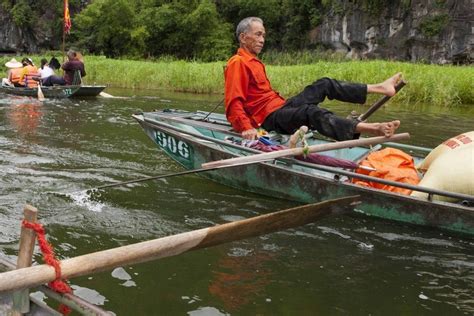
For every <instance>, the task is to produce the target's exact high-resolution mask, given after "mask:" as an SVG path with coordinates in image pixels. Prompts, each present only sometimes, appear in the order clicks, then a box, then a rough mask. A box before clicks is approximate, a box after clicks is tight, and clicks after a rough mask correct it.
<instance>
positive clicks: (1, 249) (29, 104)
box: [0, 90, 474, 315]
mask: <svg viewBox="0 0 474 316" xmlns="http://www.w3.org/2000/svg"><path fill="white" fill-rule="evenodd" d="M107 92H108V93H111V94H114V95H122V96H125V97H126V98H123V99H105V98H97V99H92V100H47V101H46V102H43V103H39V102H37V101H36V100H35V99H28V98H20V97H10V96H6V95H0V121H1V124H0V192H1V198H0V253H1V255H3V256H7V257H9V258H11V259H15V258H16V255H17V251H18V242H19V232H20V221H21V218H22V209H23V206H24V205H25V203H29V204H32V205H34V206H35V207H37V208H38V210H39V217H40V221H41V222H42V223H43V224H44V225H45V227H46V230H47V234H48V239H49V241H50V242H51V243H52V244H53V245H54V247H55V249H56V252H57V254H58V257H59V258H61V259H63V258H70V257H74V256H78V255H82V254H87V253H91V252H94V251H99V250H104V249H108V248H113V247H118V246H122V245H127V244H131V243H135V242H139V241H145V240H150V239H154V238H159V237H163V236H167V235H171V234H177V233H181V232H185V231H190V230H195V229H200V228H204V227H208V226H213V225H216V224H220V223H225V222H228V221H233V220H238V219H244V218H249V217H252V216H256V215H259V214H264V213H268V212H271V211H276V210H281V209H285V208H289V207H292V206H295V205H296V204H295V203H293V202H290V201H285V200H276V199H270V198H266V197H264V196H260V195H256V194H249V193H246V192H242V191H238V190H235V189H231V188H227V187H224V186H221V185H219V184H216V183H213V182H211V181H208V180H204V179H201V178H199V177H197V176H193V175H190V176H181V177H175V178H170V179H167V180H166V179H165V180H159V181H149V182H143V183H139V184H134V185H129V186H126V187H117V188H109V189H105V190H102V191H100V194H95V195H94V196H89V195H87V194H85V193H84V191H83V190H86V189H89V188H94V187H96V186H100V185H104V184H108V183H112V182H118V181H125V180H130V179H136V178H140V177H144V176H151V175H157V174H166V173H173V172H178V171H181V170H182V169H181V168H180V167H179V166H177V164H175V163H174V162H173V161H171V160H170V159H169V158H168V157H167V156H166V155H165V154H164V153H162V152H160V151H159V150H158V149H157V148H156V146H155V144H154V143H153V142H152V141H151V140H150V139H148V137H147V136H146V135H145V133H144V132H143V131H142V130H141V128H140V127H139V125H138V123H136V122H135V121H134V120H133V119H132V118H131V114H133V113H134V112H137V111H150V110H153V109H156V108H179V109H186V110H197V109H201V110H211V109H212V108H213V107H214V106H215V105H216V104H217V103H219V101H220V97H219V96H202V95H185V94H171V93H164V92H156V91H155V92H150V91H142V92H140V93H138V92H131V93H130V92H128V91H125V90H110V91H109V90H108V91H107ZM330 108H331V109H333V110H334V111H335V112H337V113H340V114H341V115H344V116H345V115H346V114H347V113H348V112H350V110H352V109H353V107H352V106H347V105H336V104H330ZM356 110H359V112H360V111H363V110H364V108H363V107H358V108H356ZM218 112H222V107H220V108H219V109H218ZM394 118H398V119H400V120H401V121H402V126H401V128H400V131H401V132H406V131H408V132H410V133H411V135H412V139H411V140H410V143H411V144H414V145H418V146H429V147H434V146H436V145H438V144H439V143H441V142H442V141H443V140H445V139H447V138H449V137H452V136H455V135H458V134H460V133H462V132H466V131H471V130H474V107H473V106H471V107H466V108H447V107H446V108H433V107H430V106H428V105H416V106H413V105H395V104H389V105H388V106H386V107H385V108H383V109H381V110H379V111H378V112H377V113H376V114H375V115H374V116H373V118H371V121H376V120H382V119H394ZM81 191H82V192H81ZM57 193H71V194H69V195H64V194H57ZM35 260H36V261H38V262H42V259H41V257H40V254H39V251H38V250H37V251H36V254H35ZM71 284H72V287H73V289H74V291H75V293H76V294H77V295H79V296H81V297H83V298H85V299H87V300H89V301H91V302H92V303H95V304H98V305H99V306H101V307H102V308H104V309H106V310H109V311H112V312H114V313H115V314H117V315H256V314H258V315H472V314H474V298H473V297H474V296H473V294H474V240H473V239H472V238H469V237H467V236H460V235H452V234H448V233H446V232H443V231H440V230H434V229H428V228H424V227H415V226H410V225H404V224H400V223H394V222H388V221H384V220H378V219H373V218H366V217H363V216H362V215H350V216H347V215H346V216H340V217H332V218H326V219H324V220H321V221H319V222H317V223H314V224H311V225H307V226H304V227H299V228H296V229H290V230H286V231H281V232H277V233H273V234H270V235H265V236H262V237H258V238H252V239H247V240H243V241H238V242H233V243H229V244H225V245H221V246H217V247H213V248H209V249H204V250H198V251H194V252H190V253H186V254H182V255H179V256H176V257H171V258H166V259H162V260H158V261H155V262H150V263H144V264H138V265H134V266H130V267H122V268H117V269H115V270H113V271H108V272H104V273H99V274H94V275H90V276H85V277H80V278H75V279H72V280H71ZM35 295H36V296H37V297H41V294H40V293H35ZM46 301H47V302H50V301H49V300H46Z"/></svg>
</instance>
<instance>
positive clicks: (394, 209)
mask: <svg viewBox="0 0 474 316" xmlns="http://www.w3.org/2000/svg"><path fill="white" fill-rule="evenodd" d="M206 115H207V113H205V112H201V111H197V112H186V111H179V110H162V111H156V112H146V113H141V114H135V115H133V117H134V118H135V119H136V120H137V121H138V122H139V123H140V125H141V126H142V128H143V129H144V131H145V132H146V134H147V135H148V136H149V137H150V138H151V139H152V140H153V141H154V142H155V143H156V144H157V145H158V147H159V148H161V149H162V150H164V151H165V152H166V153H167V154H168V155H169V156H170V157H171V158H172V159H174V160H175V161H176V162H178V163H179V164H181V165H182V166H183V167H185V168H186V169H198V168H200V167H201V165H202V164H203V163H205V162H209V161H215V160H221V159H228V158H233V157H238V156H244V155H251V154H255V153H261V152H259V151H256V150H254V149H251V148H247V147H243V146H241V145H238V144H236V143H235V142H232V141H230V140H231V139H240V135H239V134H237V133H234V132H232V130H231V127H230V126H229V124H228V123H227V121H226V119H225V116H223V115H221V114H212V115H210V116H209V117H206ZM280 136H281V135H280ZM285 138H286V135H283V136H281V139H285ZM327 142H330V141H329V140H326V139H323V138H321V137H316V136H313V137H310V138H309V139H308V143H309V144H310V145H313V144H323V143H327ZM383 147H395V148H399V149H402V150H404V151H408V152H410V154H411V155H413V156H414V159H415V161H421V160H422V159H423V157H424V156H426V155H427V153H429V152H430V151H431V149H427V148H422V147H416V146H410V145H404V144H398V143H386V144H384V145H377V146H376V148H375V149H378V148H383ZM372 150H374V149H372ZM370 151H371V149H369V148H364V147H353V148H346V149H338V150H333V151H328V152H324V154H325V155H329V156H333V157H337V158H344V159H348V160H352V161H359V160H360V159H361V158H362V157H365V156H366V155H367V154H368V153H369V152H370ZM200 174H201V176H203V177H206V178H208V179H211V180H214V181H217V182H219V183H222V184H224V185H228V186H231V187H235V188H238V189H241V190H246V191H250V192H254V193H257V194H264V195H267V196H272V197H277V198H284V199H289V200H294V201H299V202H303V203H309V202H317V201H323V200H326V199H333V198H337V197H342V196H347V195H355V194H358V195H360V196H361V200H362V201H363V203H362V204H360V205H358V206H357V208H356V209H355V211H357V212H360V213H363V214H366V215H371V216H375V217H379V218H384V219H388V220H395V221H400V222H404V223H410V224H417V225H423V226H429V227H435V228H440V229H444V230H448V231H452V232H458V233H463V234H469V235H474V197H473V196H470V195H465V194H458V193H452V192H447V191H441V190H434V189H429V188H423V187H420V186H414V185H409V184H403V183H398V182H394V181H389V180H383V179H378V178H374V177H370V176H363V175H359V174H356V173H354V172H353V171H348V170H344V169H340V168H334V167H328V166H322V165H316V164H309V163H307V162H303V161H298V160H296V159H293V158H281V159H276V160H273V161H271V162H260V163H255V164H248V165H237V166H234V167H231V168H225V169H214V170H210V171H206V172H201V173H200ZM353 177H357V178H359V179H365V180H369V181H374V182H379V183H384V184H388V185H393V186H397V187H402V188H407V189H411V190H417V191H421V192H426V193H428V194H429V197H430V198H429V199H428V200H422V199H420V198H415V197H412V196H407V195H402V194H397V193H393V192H389V191H384V190H379V189H374V188H370V187H365V186H359V185H356V184H353V183H351V182H350V181H349V180H350V179H352V178H353ZM433 195H441V196H446V197H452V198H456V199H458V200H459V201H460V203H449V202H442V201H437V200H432V199H431V198H432V197H433Z"/></svg>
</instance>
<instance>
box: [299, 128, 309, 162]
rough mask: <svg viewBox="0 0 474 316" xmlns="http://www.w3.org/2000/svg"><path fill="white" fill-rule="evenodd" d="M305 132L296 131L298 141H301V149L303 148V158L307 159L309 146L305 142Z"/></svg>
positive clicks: (301, 130)
mask: <svg viewBox="0 0 474 316" xmlns="http://www.w3.org/2000/svg"><path fill="white" fill-rule="evenodd" d="M305 136H306V132H305V131H304V130H303V129H299V130H298V141H301V147H303V157H304V158H307V157H308V155H309V145H308V142H307V141H306V137H305Z"/></svg>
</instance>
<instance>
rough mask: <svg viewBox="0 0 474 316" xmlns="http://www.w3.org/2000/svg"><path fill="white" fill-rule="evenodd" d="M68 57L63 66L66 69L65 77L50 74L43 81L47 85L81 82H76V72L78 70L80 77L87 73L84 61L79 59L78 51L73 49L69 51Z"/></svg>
mask: <svg viewBox="0 0 474 316" xmlns="http://www.w3.org/2000/svg"><path fill="white" fill-rule="evenodd" d="M67 58H68V61H67V62H65V63H64V64H62V66H61V68H62V69H63V70H64V77H59V76H50V77H49V78H48V79H47V80H46V81H45V82H44V83H43V84H44V85H45V86H52V85H72V84H80V81H79V82H74V74H75V73H76V72H78V73H79V74H80V78H82V77H84V76H85V75H86V70H85V67H84V63H83V62H82V61H81V60H79V58H78V53H76V52H75V51H74V50H72V49H71V50H69V51H68V52H67Z"/></svg>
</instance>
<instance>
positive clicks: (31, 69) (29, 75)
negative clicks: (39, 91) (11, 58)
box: [20, 65, 40, 88]
mask: <svg viewBox="0 0 474 316" xmlns="http://www.w3.org/2000/svg"><path fill="white" fill-rule="evenodd" d="M25 69H26V73H25V72H24V71H25ZM23 74H24V75H23V78H20V81H21V80H22V79H23V82H24V84H25V86H26V87H28V88H36V87H38V81H35V80H33V77H39V76H40V74H39V72H38V68H36V67H35V66H31V65H28V66H25V67H23Z"/></svg>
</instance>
